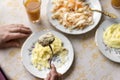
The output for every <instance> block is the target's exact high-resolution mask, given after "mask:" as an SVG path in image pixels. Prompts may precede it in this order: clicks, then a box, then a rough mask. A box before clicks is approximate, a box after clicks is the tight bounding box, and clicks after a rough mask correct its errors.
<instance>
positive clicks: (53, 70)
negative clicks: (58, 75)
mask: <svg viewBox="0 0 120 80" xmlns="http://www.w3.org/2000/svg"><path fill="white" fill-rule="evenodd" d="M51 71H52V72H57V71H56V67H55V65H54V64H51Z"/></svg>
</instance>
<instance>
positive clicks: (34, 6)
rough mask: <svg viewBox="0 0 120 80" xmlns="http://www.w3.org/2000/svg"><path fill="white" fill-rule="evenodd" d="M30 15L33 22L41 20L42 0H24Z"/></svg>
mask: <svg viewBox="0 0 120 80" xmlns="http://www.w3.org/2000/svg"><path fill="white" fill-rule="evenodd" d="M23 3H24V6H25V8H26V11H27V14H28V17H29V19H30V21H32V22H33V23H36V22H39V21H40V6H41V0H23Z"/></svg>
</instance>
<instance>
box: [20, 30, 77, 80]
mask: <svg viewBox="0 0 120 80" xmlns="http://www.w3.org/2000/svg"><path fill="white" fill-rule="evenodd" d="M48 31H53V32H55V33H58V34H60V35H62V36H64V37H65V38H66V39H67V40H68V41H69V43H70V45H71V48H72V50H71V53H72V55H73V56H72V58H71V62H70V64H69V66H68V67H67V69H66V70H65V71H64V73H63V74H65V73H66V72H67V71H68V70H69V69H70V68H71V66H72V64H73V62H74V56H75V53H74V48H73V45H72V43H71V41H70V40H69V39H68V38H67V37H66V36H65V35H64V34H62V33H60V32H57V31H55V30H51V29H45V30H42V31H40V32H34V33H32V34H31V35H30V36H29V37H28V38H27V39H26V41H25V42H24V44H23V46H22V48H21V58H22V59H21V61H22V64H23V66H24V67H25V69H26V70H27V71H28V72H29V73H30V74H32V75H33V76H35V77H38V78H45V77H40V76H38V75H35V74H34V73H32V72H31V71H30V70H29V69H28V68H27V67H26V66H25V64H24V61H23V50H24V49H23V48H24V46H25V45H26V44H27V42H28V40H29V39H31V38H32V36H35V34H37V33H42V32H43V33H44V32H48ZM33 67H34V66H33Z"/></svg>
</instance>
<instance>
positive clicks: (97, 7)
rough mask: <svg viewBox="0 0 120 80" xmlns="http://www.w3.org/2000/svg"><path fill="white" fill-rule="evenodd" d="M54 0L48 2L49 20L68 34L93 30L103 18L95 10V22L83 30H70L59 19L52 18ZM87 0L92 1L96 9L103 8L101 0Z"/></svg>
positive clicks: (92, 6)
mask: <svg viewBox="0 0 120 80" xmlns="http://www.w3.org/2000/svg"><path fill="white" fill-rule="evenodd" d="M51 1H52V0H49V3H48V7H47V16H48V19H49V22H50V23H51V24H52V25H53V26H54V27H55V28H56V29H58V30H60V31H62V32H64V33H67V34H73V35H78V34H83V33H86V32H88V31H90V30H92V29H93V28H94V27H95V26H96V25H97V24H98V23H99V21H100V19H101V13H98V12H94V14H93V20H94V24H93V25H91V26H87V27H86V28H84V29H83V30H75V29H74V30H72V31H70V30H69V29H66V28H65V27H64V26H63V25H61V24H59V22H58V21H57V20H53V19H52V18H51V15H52V13H51V9H52V7H53V5H52V2H51ZM86 2H88V3H90V7H91V8H92V9H96V10H100V11H101V10H102V9H101V4H100V2H99V0H86Z"/></svg>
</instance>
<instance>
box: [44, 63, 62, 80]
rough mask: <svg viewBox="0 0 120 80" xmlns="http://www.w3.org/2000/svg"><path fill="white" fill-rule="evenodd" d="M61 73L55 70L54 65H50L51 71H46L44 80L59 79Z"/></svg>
mask: <svg viewBox="0 0 120 80" xmlns="http://www.w3.org/2000/svg"><path fill="white" fill-rule="evenodd" d="M60 78H61V74H60V73H58V72H57V71H56V68H55V66H54V65H53V64H52V65H51V71H50V72H49V73H48V75H47V78H45V79H44V80H61V79H60Z"/></svg>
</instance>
